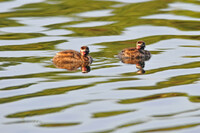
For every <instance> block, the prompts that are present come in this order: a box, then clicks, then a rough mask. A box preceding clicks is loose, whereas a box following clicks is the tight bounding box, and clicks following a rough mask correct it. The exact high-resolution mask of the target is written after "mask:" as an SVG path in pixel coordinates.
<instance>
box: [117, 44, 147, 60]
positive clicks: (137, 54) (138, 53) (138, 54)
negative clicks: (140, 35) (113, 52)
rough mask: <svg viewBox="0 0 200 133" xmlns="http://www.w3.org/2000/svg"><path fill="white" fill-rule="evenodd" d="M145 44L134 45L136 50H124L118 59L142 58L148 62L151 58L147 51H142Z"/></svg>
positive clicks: (133, 48) (132, 48)
mask: <svg viewBox="0 0 200 133" xmlns="http://www.w3.org/2000/svg"><path fill="white" fill-rule="evenodd" d="M144 48H145V42H144V41H138V42H137V43H136V48H135V47H131V48H125V49H123V50H122V51H121V52H120V53H119V54H118V56H119V58H137V59H139V58H144V59H145V60H149V59H150V58H151V53H150V52H149V51H147V50H144Z"/></svg>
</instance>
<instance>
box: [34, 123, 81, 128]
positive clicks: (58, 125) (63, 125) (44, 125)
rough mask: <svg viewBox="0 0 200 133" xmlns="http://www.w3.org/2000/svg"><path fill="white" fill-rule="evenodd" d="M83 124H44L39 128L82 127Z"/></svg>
mask: <svg viewBox="0 0 200 133" xmlns="http://www.w3.org/2000/svg"><path fill="white" fill-rule="evenodd" d="M80 124H81V123H42V124H39V125H37V126H39V127H69V126H76V125H80Z"/></svg>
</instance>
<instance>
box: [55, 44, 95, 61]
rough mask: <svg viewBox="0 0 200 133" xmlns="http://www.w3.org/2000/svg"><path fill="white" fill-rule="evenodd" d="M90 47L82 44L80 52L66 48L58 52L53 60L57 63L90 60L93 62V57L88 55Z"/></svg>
mask: <svg viewBox="0 0 200 133" xmlns="http://www.w3.org/2000/svg"><path fill="white" fill-rule="evenodd" d="M88 54H89V48H88V47H87V46H82V47H81V49H80V52H78V51H75V50H65V51H61V52H58V53H57V54H56V55H55V56H54V57H53V62H54V64H55V62H56V63H58V62H60V63H64V62H65V63H72V62H89V63H92V61H93V59H92V57H91V56H88Z"/></svg>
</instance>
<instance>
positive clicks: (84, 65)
mask: <svg viewBox="0 0 200 133" xmlns="http://www.w3.org/2000/svg"><path fill="white" fill-rule="evenodd" d="M53 63H54V65H55V66H56V67H57V68H61V69H67V70H68V71H76V70H78V68H80V67H81V71H82V73H88V72H90V70H91V68H90V63H89V62H65V61H53Z"/></svg>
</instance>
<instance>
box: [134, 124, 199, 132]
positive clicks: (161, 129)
mask: <svg viewBox="0 0 200 133" xmlns="http://www.w3.org/2000/svg"><path fill="white" fill-rule="evenodd" d="M199 125H200V123H194V124H185V125H177V126H171V127H163V128H158V129H149V130H141V131H138V133H147V132H164V131H177V130H182V129H188V128H192V127H196V126H199Z"/></svg>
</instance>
